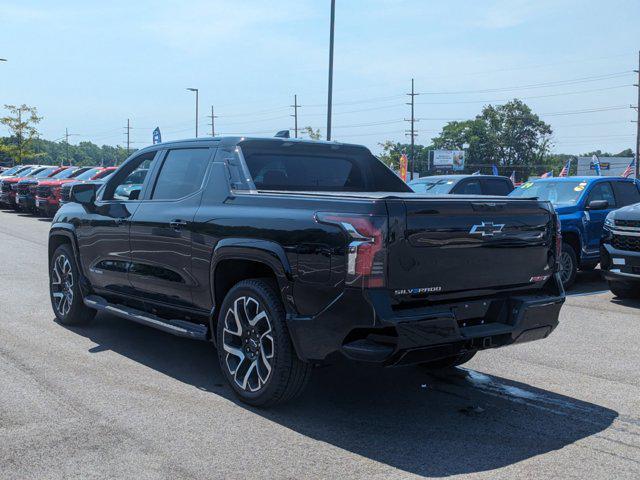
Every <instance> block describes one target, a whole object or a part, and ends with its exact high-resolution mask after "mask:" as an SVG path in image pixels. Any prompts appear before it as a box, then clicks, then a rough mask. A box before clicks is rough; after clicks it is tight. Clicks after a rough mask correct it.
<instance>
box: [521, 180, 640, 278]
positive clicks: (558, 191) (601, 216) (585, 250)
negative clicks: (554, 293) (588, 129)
mask: <svg viewBox="0 0 640 480" xmlns="http://www.w3.org/2000/svg"><path fill="white" fill-rule="evenodd" d="M639 187H640V182H638V181H637V180H634V179H631V178H623V177H556V178H541V179H537V180H534V181H530V182H525V183H524V184H522V185H521V186H520V187H518V188H517V189H515V190H514V191H513V192H512V193H511V194H510V197H512V198H526V197H535V198H538V199H539V200H548V201H550V202H551V203H552V204H553V205H554V207H555V210H556V213H557V214H558V215H559V216H560V223H561V229H562V255H561V256H560V268H561V271H560V278H561V279H562V283H563V285H564V287H565V288H568V287H570V286H571V285H572V284H573V283H574V281H575V278H576V273H577V271H578V269H580V270H593V269H594V268H595V267H596V266H597V265H598V263H599V262H600V238H601V237H602V233H603V227H604V220H605V218H606V216H607V215H608V214H609V213H610V212H611V211H613V210H615V209H617V208H620V207H624V206H626V205H631V204H633V203H637V202H640V190H639Z"/></svg>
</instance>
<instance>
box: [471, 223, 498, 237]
mask: <svg viewBox="0 0 640 480" xmlns="http://www.w3.org/2000/svg"><path fill="white" fill-rule="evenodd" d="M503 228H504V223H493V222H482V223H481V224H480V225H474V226H473V227H471V230H469V233H470V234H472V235H474V234H475V235H482V236H483V237H493V236H494V235H495V234H496V233H501V232H502V229H503Z"/></svg>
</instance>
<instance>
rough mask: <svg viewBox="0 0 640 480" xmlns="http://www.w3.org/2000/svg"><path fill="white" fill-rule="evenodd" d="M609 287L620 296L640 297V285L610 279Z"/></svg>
mask: <svg viewBox="0 0 640 480" xmlns="http://www.w3.org/2000/svg"><path fill="white" fill-rule="evenodd" d="M609 289H610V290H611V292H612V293H613V294H614V295H615V296H616V297H619V298H639V297H640V285H633V284H631V283H624V282H614V281H610V282H609Z"/></svg>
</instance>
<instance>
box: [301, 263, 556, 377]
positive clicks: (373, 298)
mask: <svg viewBox="0 0 640 480" xmlns="http://www.w3.org/2000/svg"><path fill="white" fill-rule="evenodd" d="M550 283H551V284H553V285H551V287H550V288H547V289H546V290H545V291H544V292H542V291H540V292H539V293H535V294H515V293H514V294H511V295H509V294H502V295H499V296H490V297H481V298H474V299H469V300H466V301H456V302H451V303H440V304H437V305H430V306H424V307H421V308H413V309H410V310H399V311H398V310H394V308H393V307H392V304H391V302H390V298H389V295H388V292H387V291H384V290H370V291H366V292H365V293H364V295H363V292H362V290H348V289H347V290H345V292H344V293H343V294H342V295H341V297H339V298H338V299H336V300H335V301H334V302H333V303H332V304H331V305H330V306H329V307H328V308H326V309H325V310H324V311H323V312H321V313H320V314H318V315H317V316H315V317H311V318H302V317H289V318H288V324H289V329H290V332H291V335H292V338H293V341H294V345H295V347H296V351H297V352H298V355H299V356H300V357H301V358H302V359H304V360H323V359H325V358H326V357H328V356H329V355H331V354H334V353H336V352H340V353H342V354H343V355H344V356H346V357H347V358H350V359H352V360H357V361H363V362H371V363H378V364H383V365H401V364H413V363H420V362H426V361H430V360H437V359H439V358H443V357H448V356H451V355H457V354H460V353H463V352H466V351H476V350H483V349H487V348H497V347H502V346H506V345H510V344H514V343H523V342H528V341H532V340H538V339H542V338H546V337H547V336H548V335H549V334H550V333H551V332H552V331H553V330H554V329H555V327H556V326H557V325H558V316H559V314H560V308H561V306H562V304H563V303H564V291H563V290H562V287H561V285H560V282H559V279H558V277H557V275H555V276H554V277H553V278H552V279H551V280H550Z"/></svg>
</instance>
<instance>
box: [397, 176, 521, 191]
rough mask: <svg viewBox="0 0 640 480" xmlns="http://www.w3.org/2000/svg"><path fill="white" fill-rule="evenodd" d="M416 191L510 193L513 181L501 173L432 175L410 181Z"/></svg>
mask: <svg viewBox="0 0 640 480" xmlns="http://www.w3.org/2000/svg"><path fill="white" fill-rule="evenodd" d="M409 186H410V187H411V188H412V190H413V191H414V192H417V193H426V194H429V195H446V194H455V195H500V196H505V195H509V193H511V192H512V191H513V183H512V182H511V179H510V178H508V177H501V176H499V175H432V176H429V177H422V178H417V179H415V180H412V181H410V182H409Z"/></svg>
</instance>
